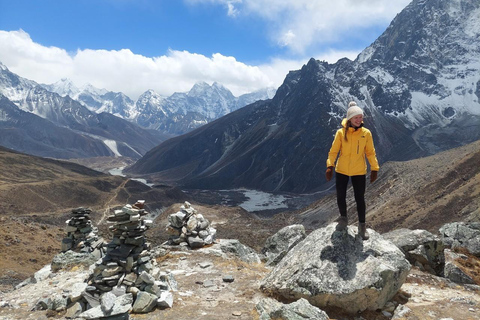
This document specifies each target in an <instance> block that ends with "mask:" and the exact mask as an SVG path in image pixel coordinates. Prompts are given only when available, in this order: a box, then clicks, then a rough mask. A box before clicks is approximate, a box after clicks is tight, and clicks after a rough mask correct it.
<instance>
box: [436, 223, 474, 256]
mask: <svg viewBox="0 0 480 320" xmlns="http://www.w3.org/2000/svg"><path fill="white" fill-rule="evenodd" d="M439 231H440V235H441V237H442V241H443V243H444V244H445V246H447V247H450V248H452V249H456V248H465V249H467V250H468V251H469V252H470V253H471V254H473V255H474V256H477V257H480V222H453V223H447V224H445V225H444V226H442V227H441V228H440V230H439Z"/></svg>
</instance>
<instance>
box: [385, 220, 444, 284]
mask: <svg viewBox="0 0 480 320" xmlns="http://www.w3.org/2000/svg"><path fill="white" fill-rule="evenodd" d="M382 236H383V237H384V238H385V239H386V240H390V241H392V242H393V243H394V244H395V245H396V246H397V247H398V248H400V250H402V252H403V253H404V254H405V257H406V258H407V260H408V261H409V262H410V263H411V264H413V265H418V266H420V267H421V269H423V270H426V271H428V272H430V273H432V274H435V275H439V276H441V275H443V268H444V266H445V257H444V254H443V250H444V249H445V246H444V244H443V242H442V240H441V238H440V237H438V236H436V235H434V234H432V233H430V232H428V231H426V230H421V229H417V230H410V229H404V228H402V229H396V230H393V231H391V232H387V233H385V234H383V235H382Z"/></svg>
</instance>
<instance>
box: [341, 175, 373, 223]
mask: <svg viewBox="0 0 480 320" xmlns="http://www.w3.org/2000/svg"><path fill="white" fill-rule="evenodd" d="M349 178H352V185H353V193H354V195H355V202H356V203H357V211H358V221H359V222H360V223H365V188H366V184H367V182H366V176H365V175H363V176H352V177H349V176H346V175H344V174H341V173H338V172H336V175H335V185H336V187H337V204H338V209H339V210H340V215H342V216H345V217H346V216H347V187H348V180H349Z"/></svg>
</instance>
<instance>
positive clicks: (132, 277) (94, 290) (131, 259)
mask: <svg viewBox="0 0 480 320" xmlns="http://www.w3.org/2000/svg"><path fill="white" fill-rule="evenodd" d="M143 206H144V201H143V200H140V201H137V202H136V203H135V204H134V205H133V206H132V205H126V206H124V207H123V208H122V209H121V210H115V212H114V215H111V216H109V217H108V218H107V221H108V222H109V223H113V225H112V226H110V227H109V229H110V231H111V232H112V233H113V239H112V241H111V242H110V243H109V244H108V245H107V250H106V255H105V256H104V257H103V258H102V259H99V260H98V261H97V262H96V263H95V264H94V265H93V266H92V273H91V275H90V277H89V279H88V282H87V286H86V288H85V291H84V292H83V293H82V297H83V302H84V303H83V305H86V306H87V307H84V308H79V306H82V304H80V305H77V306H76V307H77V308H78V309H79V311H81V312H82V313H80V312H78V313H77V316H78V317H79V318H86V319H93V318H102V319H103V318H105V317H112V316H116V315H118V314H123V313H125V312H127V311H132V312H134V313H144V312H150V311H151V310H153V309H154V308H155V307H157V306H158V307H162V308H164V307H171V306H172V303H173V296H172V294H171V293H170V292H169V289H171V288H172V286H173V285H172V284H174V282H175V281H174V279H173V276H171V274H167V273H164V272H161V271H160V269H159V268H158V267H157V265H156V261H155V260H154V259H153V258H151V256H150V252H149V251H150V244H149V243H148V242H147V241H146V238H145V231H147V230H148V228H149V227H151V225H152V221H151V220H146V219H143V217H144V216H145V215H147V212H146V211H145V209H144V208H143ZM115 305H118V306H119V307H118V308H115V307H114V306H115ZM85 309H87V310H86V311H85Z"/></svg>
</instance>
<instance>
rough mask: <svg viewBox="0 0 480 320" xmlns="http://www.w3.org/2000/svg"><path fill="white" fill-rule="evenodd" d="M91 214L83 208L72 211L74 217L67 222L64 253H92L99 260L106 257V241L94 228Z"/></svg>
mask: <svg viewBox="0 0 480 320" xmlns="http://www.w3.org/2000/svg"><path fill="white" fill-rule="evenodd" d="M91 212H92V210H90V209H88V208H82V207H80V208H76V209H72V217H71V218H70V219H69V220H67V221H65V223H66V224H67V227H66V231H67V236H66V237H65V238H63V240H62V252H67V251H69V250H72V251H75V252H81V253H91V254H93V255H94V256H95V257H96V258H97V259H99V258H101V257H103V256H104V255H105V249H104V241H103V238H102V237H99V236H98V229H97V228H96V227H93V226H92V221H91V219H90V213H91Z"/></svg>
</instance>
